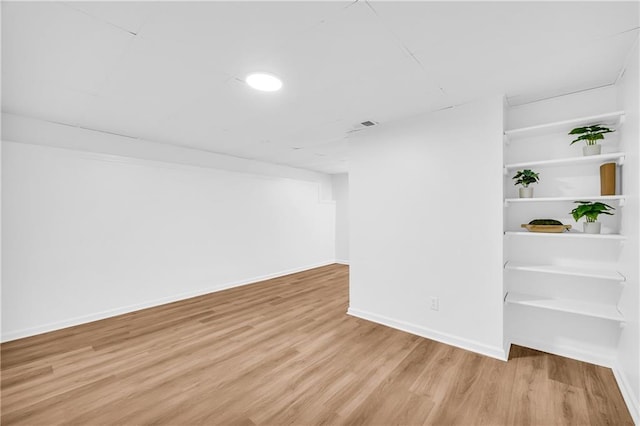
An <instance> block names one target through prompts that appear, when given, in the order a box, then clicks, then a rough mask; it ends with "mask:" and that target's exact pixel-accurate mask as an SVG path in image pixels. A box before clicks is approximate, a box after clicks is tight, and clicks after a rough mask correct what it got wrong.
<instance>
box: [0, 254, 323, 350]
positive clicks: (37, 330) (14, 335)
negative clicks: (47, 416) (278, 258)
mask: <svg viewBox="0 0 640 426" xmlns="http://www.w3.org/2000/svg"><path fill="white" fill-rule="evenodd" d="M334 263H336V262H335V260H334V259H331V260H325V261H323V262H318V263H314V264H311V265H305V266H301V267H297V268H292V269H287V270H284V271H279V272H274V273H271V274H266V275H260V276H257V277H252V278H247V279H244V280H238V281H232V282H228V283H223V284H219V285H216V286H213V287H207V288H203V289H200V290H196V291H190V292H186V293H179V294H175V295H172V296H166V297H161V298H159V299H153V300H149V301H146V302H142V303H136V304H134V305H127V306H122V307H119V308H114V309H109V310H106V311H101V312H96V313H94V314H89V315H82V316H79V317H74V318H69V319H67V320H64V321H57V322H53V323H49V324H43V325H40V326H37V327H30V328H25V329H22V330H15V331H9V332H6V333H4V332H3V333H2V336H1V339H0V341H1V342H2V343H5V342H9V341H11V340H17V339H22V338H25V337H30V336H35V335H37V334H42V333H48V332H50V331H56V330H60V329H63V328H67V327H73V326H76V325H81V324H86V323H89V322H93V321H98V320H102V319H105V318H111V317H115V316H118V315H122V314H127V313H130V312H134V311H139V310H141V309H147V308H153V307H156V306H160V305H164V304H167V303H173V302H178V301H180V300H185V299H190V298H192V297H198V296H203V295H205V294H209V293H215V292H218V291H222V290H227V289H230V288H234V287H240V286H244V285H249V284H255V283H258V282H260V281H265V280H270V279H272V278H278V277H282V276H285V275H290V274H295V273H297V272H303V271H307V270H309V269H314V268H319V267H321V266H327V265H332V264H334Z"/></svg>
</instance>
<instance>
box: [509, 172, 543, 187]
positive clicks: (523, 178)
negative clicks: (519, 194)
mask: <svg viewBox="0 0 640 426" xmlns="http://www.w3.org/2000/svg"><path fill="white" fill-rule="evenodd" d="M512 179H517V180H516V183H514V185H522V186H523V187H524V188H526V187H528V186H529V185H530V184H532V183H536V182H538V181H539V180H540V179H539V178H538V173H534V172H533V171H531V170H529V169H525V170H518V172H517V173H516V175H515V176H514V177H513V178H512Z"/></svg>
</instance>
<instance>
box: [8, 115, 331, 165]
mask: <svg viewBox="0 0 640 426" xmlns="http://www.w3.org/2000/svg"><path fill="white" fill-rule="evenodd" d="M2 112H3V113H6V114H11V115H16V116H20V117H25V118H31V119H35V120H41V121H45V122H47V123H52V124H58V125H61V126H66V127H74V128H77V129H82V130H87V131H90V132H97V133H103V134H108V135H113V136H120V137H125V138H128V139H134V140H138V141H141V142H149V143H152V144H159V145H166V146H170V147H174V148H181V149H188V150H191V151H197V152H206V153H209V154H215V155H222V156H225V157H232V158H236V159H240V160H246V161H256V162H261V163H267V164H273V165H276V166H284V167H292V168H295V169H300V170H306V171H311V172H315V173H325V172H322V171H319V170H317V169H309V168H304V167H300V166H296V165H294V164H289V163H285V162H276V161H268V160H260V159H258V157H253V158H251V157H243V156H239V155H234V154H229V153H226V152H219V151H213V150H210V149H206V148H199V147H194V146H190V145H182V144H178V143H174V142H166V141H160V140H157V139H145V138H140V137H137V136H129V135H125V134H122V133H115V132H109V131H106V130H99V129H92V128H90V127H84V126H80V125H76V124H69V123H65V122H62V121H55V120H48V119H45V118H40V117H35V116H32V115H26V114H20V113H13V112H10V111H2Z"/></svg>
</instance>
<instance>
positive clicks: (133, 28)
mask: <svg viewBox="0 0 640 426" xmlns="http://www.w3.org/2000/svg"><path fill="white" fill-rule="evenodd" d="M637 39H638V2H611V1H605V2H492V3H489V2H391V1H389V2H366V1H364V0H360V1H357V2H265V1H262V2H65V3H62V2H19V3H18V2H15V3H14V2H5V1H3V2H2V88H3V93H2V110H3V111H4V112H9V113H14V114H22V115H27V116H32V117H36V118H41V119H45V120H50V121H56V122H62V123H66V124H70V125H77V126H81V127H85V128H91V129H95V130H100V131H107V132H111V133H117V134H123V135H127V136H132V137H138V138H141V139H148V140H151V141H158V142H163V143H171V144H176V145H182V146H188V147H192V148H198V149H203V150H207V151H213V152H220V153H225V154H230V155H234V156H239V157H244V158H251V159H258V160H263V161H268V162H273V163H279V164H286V165H291V166H295V167H301V168H306V169H311V170H317V171H322V172H327V173H339V172H344V171H347V167H348V153H347V138H348V136H349V134H350V132H351V131H353V130H354V128H355V127H354V126H356V125H357V124H358V123H360V122H362V121H365V120H373V121H377V122H379V123H381V125H384V123H387V122H390V121H392V120H395V119H398V118H401V117H405V116H410V115H415V114H419V113H422V112H427V111H432V110H436V109H440V108H444V107H447V106H451V105H457V104H461V103H465V102H468V101H471V100H473V99H476V98H479V97H482V96H486V95H488V94H495V93H500V94H505V95H506V96H507V97H508V99H509V100H510V102H511V103H522V102H527V101H530V100H534V99H537V98H540V97H549V96H555V95H559V94H563V93H569V92H573V91H578V90H583V89H588V88H593V87H598V86H603V85H609V84H613V83H614V82H615V80H616V78H617V77H618V75H619V73H620V71H621V70H622V68H623V66H624V63H625V59H626V57H627V54H628V52H629V51H630V50H631V48H632V46H633V43H635V42H636V40H637ZM253 71H268V72H272V73H274V74H277V75H279V76H280V77H281V78H282V79H283V81H284V88H283V90H281V91H280V92H275V93H263V92H257V91H254V90H252V89H250V88H249V87H248V86H247V85H246V84H245V83H244V82H243V81H242V80H243V78H244V76H245V75H246V74H248V73H250V72H253Z"/></svg>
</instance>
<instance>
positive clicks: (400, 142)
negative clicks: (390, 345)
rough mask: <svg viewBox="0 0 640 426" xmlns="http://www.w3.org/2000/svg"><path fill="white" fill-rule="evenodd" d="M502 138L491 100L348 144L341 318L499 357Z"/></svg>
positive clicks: (496, 103)
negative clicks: (346, 265)
mask: <svg viewBox="0 0 640 426" xmlns="http://www.w3.org/2000/svg"><path fill="white" fill-rule="evenodd" d="M502 131H503V101H502V97H500V96H495V97H492V98H487V99H485V100H482V101H479V102H475V103H472V104H467V105H463V106H460V107H456V108H453V109H448V110H443V111H439V112H435V113H431V114H426V115H423V116H419V117H414V118H411V119H407V120H403V121H401V122H397V123H395V124H387V125H384V124H381V125H380V126H379V127H377V128H373V129H369V130H367V131H363V132H360V133H359V134H357V136H355V137H354V139H353V140H352V142H351V146H350V148H351V156H350V171H349V186H350V206H349V207H350V216H351V218H352V219H353V220H351V222H350V235H351V239H350V255H351V256H350V264H351V277H350V283H351V284H350V293H351V294H350V306H349V313H351V314H352V315H355V316H360V317H363V318H366V319H370V320H372V321H376V322H379V323H383V324H387V325H390V326H392V327H396V328H400V329H404V330H407V331H410V332H413V333H415V334H419V335H423V336H426V337H429V338H433V339H435V340H439V341H443V342H445V343H449V344H452V345H456V346H460V347H464V348H467V349H470V350H473V351H476V352H480V353H484V354H487V355H489V356H493V357H497V358H502V359H504V357H505V353H504V349H503V335H502V312H503V307H502V304H503V300H502V297H503V294H502ZM432 296H433V297H438V298H439V311H434V310H431V309H430V303H431V302H430V298H431V297H432Z"/></svg>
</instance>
